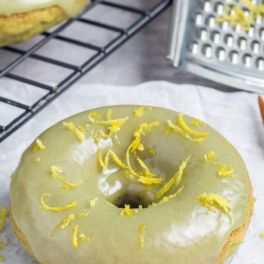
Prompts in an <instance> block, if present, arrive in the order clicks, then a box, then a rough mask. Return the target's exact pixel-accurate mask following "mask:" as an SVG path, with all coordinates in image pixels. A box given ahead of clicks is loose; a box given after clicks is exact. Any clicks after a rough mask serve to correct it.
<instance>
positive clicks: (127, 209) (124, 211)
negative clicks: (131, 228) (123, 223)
mask: <svg viewBox="0 0 264 264" xmlns="http://www.w3.org/2000/svg"><path fill="white" fill-rule="evenodd" d="M120 215H121V216H128V217H131V216H133V215H135V212H134V210H133V209H131V208H130V205H129V204H125V207H124V208H123V209H122V211H121V213H120Z"/></svg>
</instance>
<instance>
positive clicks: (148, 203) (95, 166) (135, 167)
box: [11, 106, 253, 264]
mask: <svg viewBox="0 0 264 264" xmlns="http://www.w3.org/2000/svg"><path fill="white" fill-rule="evenodd" d="M252 209H253V198H252V188H251V185H250V181H249V178H248V174H247V170H246V167H245V165H244V163H243V161H242V159H241V157H240V156H239V154H238V153H237V151H236V150H235V149H234V148H233V147H232V146H231V145H230V144H229V143H228V142H227V141H226V140H225V139H224V138H223V137H222V136H221V135H220V134H219V133H218V132H216V131H215V130H214V129H212V128H211V127H210V126H208V125H206V124H204V123H203V122H201V121H200V120H198V119H194V118H192V117H189V116H185V115H183V114H180V113H176V112H174V111H170V110H167V109H161V108H157V107H147V106H145V107H139V106H113V107H104V108H98V109H95V110H91V111H87V112H83V113H80V114H77V115H75V116H72V117H70V118H68V119H66V120H64V121H62V122H59V123H57V124H56V125H54V126H53V127H51V128H49V129H48V130H47V131H46V132H44V133H43V134H42V135H40V137H39V139H38V140H36V141H35V142H33V143H32V145H31V146H30V147H29V148H28V149H27V150H26V152H25V153H24V154H23V156H22V158H21V161H20V164H19V166H18V168H17V170H16V171H15V173H14V175H13V177H12V183H11V214H12V222H13V224H12V225H13V229H14V232H15V233H16V235H17V237H18V239H19V240H20V241H21V243H22V244H23V246H24V248H25V249H26V250H27V251H28V252H29V253H30V254H31V255H33V256H34V258H35V259H36V260H37V261H38V262H39V263H42V264H55V263H56V264H59V263H64V264H71V263H74V262H75V263H78V264H82V263H98V264H112V263H113V264H114V263H115V264H134V263H139V264H150V263H151V264H161V263H167V264H174V263H175V260H177V263H178V264H205V263H206V264H207V263H208V264H222V263H224V261H225V260H226V259H227V258H228V257H229V256H230V255H231V254H232V252H233V251H234V249H235V248H236V247H237V245H238V244H239V243H241V242H242V240H243V238H244V235H245V232H246V230H247V227H248V224H249V221H250V218H251V214H252Z"/></svg>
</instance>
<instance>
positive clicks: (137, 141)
mask: <svg viewBox="0 0 264 264" xmlns="http://www.w3.org/2000/svg"><path fill="white" fill-rule="evenodd" d="M159 126H160V123H159V122H158V121H154V122H151V123H142V124H140V126H139V129H138V130H136V131H135V132H134V140H133V141H132V143H131V144H130V145H129V146H128V148H127V151H126V163H127V168H128V170H129V171H130V173H131V174H132V175H133V176H136V177H139V174H138V173H136V172H135V170H134V169H133V168H132V166H131V163H130V153H135V151H137V150H139V151H143V150H144V146H143V144H142V142H141V139H142V136H145V135H146V134H147V133H149V132H150V131H151V130H152V129H153V128H157V127H159Z"/></svg>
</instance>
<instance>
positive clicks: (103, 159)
mask: <svg viewBox="0 0 264 264" xmlns="http://www.w3.org/2000/svg"><path fill="white" fill-rule="evenodd" d="M98 162H99V165H100V167H101V168H102V172H104V171H105V170H106V169H107V168H108V164H109V152H107V153H106V155H105V157H103V151H102V150H101V149H98Z"/></svg>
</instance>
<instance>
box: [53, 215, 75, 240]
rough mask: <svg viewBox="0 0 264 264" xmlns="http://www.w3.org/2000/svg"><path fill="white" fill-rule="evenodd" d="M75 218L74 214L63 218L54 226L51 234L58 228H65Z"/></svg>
mask: <svg viewBox="0 0 264 264" xmlns="http://www.w3.org/2000/svg"><path fill="white" fill-rule="evenodd" d="M74 220H75V214H70V215H69V216H67V217H65V218H63V219H62V220H61V222H60V223H59V224H58V225H57V226H55V228H54V229H53V231H52V233H51V236H54V234H55V233H56V232H57V231H58V230H59V229H66V228H67V227H68V226H69V225H70V224H71V223H73V221H74Z"/></svg>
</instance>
